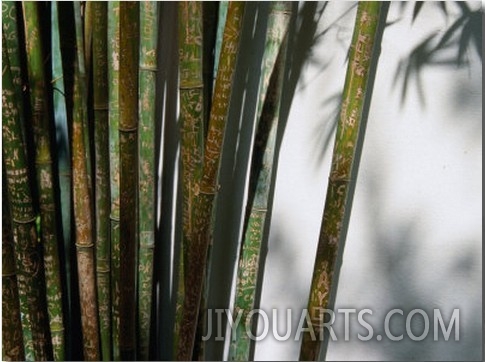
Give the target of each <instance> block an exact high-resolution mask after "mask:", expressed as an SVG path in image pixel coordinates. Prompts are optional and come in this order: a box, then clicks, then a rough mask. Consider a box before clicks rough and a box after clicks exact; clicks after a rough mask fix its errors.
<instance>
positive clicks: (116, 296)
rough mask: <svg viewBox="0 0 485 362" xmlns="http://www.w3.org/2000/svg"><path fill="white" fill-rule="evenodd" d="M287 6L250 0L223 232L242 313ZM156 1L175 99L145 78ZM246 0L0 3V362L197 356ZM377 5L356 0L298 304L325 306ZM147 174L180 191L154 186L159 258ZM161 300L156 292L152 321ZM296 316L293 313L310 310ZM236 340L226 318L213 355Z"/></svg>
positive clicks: (306, 346)
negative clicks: (240, 179) (169, 219)
mask: <svg viewBox="0 0 485 362" xmlns="http://www.w3.org/2000/svg"><path fill="white" fill-rule="evenodd" d="M295 4H296V3H291V2H278V1H276V2H271V3H268V4H266V6H267V12H266V13H265V14H266V16H267V26H266V28H267V29H266V31H265V33H263V34H258V35H257V36H259V37H263V38H264V49H263V54H262V61H261V72H260V74H259V89H258V96H257V107H256V112H255V117H254V120H249V119H248V120H244V122H243V123H242V127H251V128H252V129H253V130H254V131H253V132H254V137H253V142H252V151H251V154H250V157H249V165H248V166H249V167H248V170H249V171H248V172H249V177H248V182H247V185H246V188H247V195H248V196H247V201H246V204H245V205H244V210H245V211H243V212H242V218H243V219H242V220H241V221H242V223H241V224H242V225H243V231H242V236H241V240H240V241H234V242H237V243H238V249H239V253H238V255H239V260H238V261H236V264H235V269H236V283H235V285H234V289H233V290H234V294H233V302H232V303H231V305H234V307H233V315H237V314H238V313H242V314H241V319H242V321H245V320H246V318H247V317H248V316H249V314H250V313H249V312H250V311H251V310H253V309H255V308H257V307H258V305H259V301H258V293H257V290H258V288H261V280H262V277H261V273H262V271H263V268H261V267H260V266H261V264H262V263H263V262H264V261H263V259H264V255H263V254H262V245H263V244H264V243H265V241H264V240H265V238H267V234H268V233H267V230H268V228H269V225H270V215H271V207H272V205H271V200H272V194H273V192H274V190H273V186H272V185H273V184H274V183H273V180H274V178H275V176H276V171H277V170H276V166H277V158H278V155H277V150H278V148H277V135H278V134H279V133H280V132H281V130H280V128H281V127H280V124H281V122H280V110H281V107H282V96H283V94H284V93H285V87H286V80H287V79H288V74H287V70H288V66H287V63H288V59H287V58H288V57H287V52H288V48H289V47H290V46H291V44H292V43H291V39H290V28H291V24H292V23H293V22H294V19H295V17H296V15H297V12H298V6H295ZM296 5H297V4H296ZM169 6H171V7H172V8H173V7H174V6H175V7H176V12H175V13H176V14H177V19H176V21H175V24H178V25H177V27H173V29H170V31H171V32H172V34H170V35H169V36H171V37H173V38H174V39H176V41H175V44H176V45H175V46H174V47H172V49H176V51H177V61H178V75H177V79H178V97H177V98H176V99H173V98H170V97H168V96H167V94H166V93H164V87H163V86H162V85H160V79H161V78H162V76H164V75H165V76H166V73H167V70H166V69H163V67H162V66H161V65H162V64H166V62H162V61H160V60H161V59H163V57H164V56H165V54H163V53H162V52H161V49H162V48H163V49H170V48H169V47H165V48H164V47H163V46H162V45H163V44H161V41H160V40H161V29H162V26H161V21H160V19H161V18H162V12H163V11H167V9H168V7H169ZM246 8H247V4H246V3H245V2H236V1H231V2H180V3H172V4H169V5H164V4H163V3H162V2H150V1H142V2H129V1H121V2H118V1H110V2H97V1H93V2H91V1H90V2H13V1H4V2H2V45H3V47H2V141H3V148H2V150H3V153H2V176H3V182H2V195H3V203H2V211H3V214H2V215H3V216H2V259H3V264H2V312H3V313H2V315H3V319H2V351H3V352H2V358H3V359H4V360H24V359H25V360H29V361H34V360H59V361H62V360H79V359H85V360H149V359H158V358H159V357H160V356H162V355H163V356H168V358H172V359H177V360H192V359H198V360H203V359H204V351H205V346H204V342H205V341H204V340H203V338H202V336H203V335H204V332H205V328H206V324H207V316H206V308H207V299H208V297H209V295H210V293H211V291H213V290H214V289H217V286H214V285H210V278H209V277H208V274H209V271H210V265H211V262H212V257H213V255H212V237H213V233H214V228H215V225H216V224H217V222H218V220H217V219H216V218H215V209H216V202H217V195H218V192H219V189H220V188H221V187H224V185H223V184H221V183H220V180H219V169H220V165H221V158H222V152H223V149H224V148H223V144H224V135H225V132H226V128H227V123H228V122H229V120H230V118H229V113H230V105H231V95H232V90H233V89H234V87H237V86H238V82H240V81H241V79H239V78H237V77H236V76H235V74H236V70H237V65H238V60H239V58H240V56H241V53H242V52H244V51H245V50H242V49H240V43H241V37H242V35H243V24H244V17H245V11H246ZM381 8H383V5H382V4H380V3H375V2H363V3H359V5H358V11H357V18H356V22H355V27H354V36H353V39H352V44H351V47H350V49H351V51H350V55H349V60H348V61H349V67H348V70H347V78H346V81H345V86H344V91H343V98H342V106H341V108H342V110H341V115H340V120H339V123H338V127H337V136H336V141H335V146H334V154H333V162H332V170H331V173H330V184H329V187H328V191H327V198H326V202H325V208H324V215H323V220H322V226H321V235H320V239H319V241H318V251H317V255H316V262H315V270H314V275H313V281H312V290H311V293H310V297H309V310H316V309H318V308H328V307H329V306H330V303H331V299H330V297H329V296H330V291H331V288H332V287H334V285H333V279H334V278H333V276H334V271H335V270H334V269H335V260H336V257H337V251H338V250H339V245H342V242H343V239H344V238H345V229H344V227H343V226H342V225H344V224H345V223H344V221H343V220H344V218H345V217H348V214H349V211H350V206H349V205H350V201H351V198H352V195H351V193H352V191H351V185H350V183H351V180H352V177H351V175H352V174H354V173H355V171H356V167H357V162H355V160H354V158H355V154H356V150H357V149H358V148H359V147H361V144H362V140H361V139H360V138H359V137H358V136H359V132H361V130H360V128H359V127H360V125H361V124H365V123H364V119H365V112H364V111H363V108H364V104H365V102H366V101H367V102H368V99H369V97H368V94H370V93H371V88H372V85H371V84H370V81H369V73H370V72H371V70H372V69H371V67H372V64H371V63H372V62H371V60H373V59H376V58H377V56H378V52H377V51H376V48H377V46H378V43H379V37H378V31H377V30H378V29H379V27H380V26H382V21H383V19H384V18H385V15H384V16H383V15H382V14H380V12H381ZM382 12H383V13H384V12H385V11H382ZM379 22H381V23H379ZM165 38H167V37H165ZM167 102H172V105H168V103H167ZM177 104H178V107H179V117H178V120H177V127H178V131H177V132H178V134H179V135H180V141H179V145H178V147H179V150H180V160H179V161H178V162H179V169H180V171H179V173H178V176H177V175H175V174H168V173H167V172H165V171H163V169H164V167H163V165H164V162H165V160H164V152H163V150H164V147H163V145H164V142H168V140H167V139H166V137H168V136H167V135H166V132H165V122H168V121H167V116H166V113H164V112H165V109H167V108H169V106H170V107H177ZM160 170H162V172H160ZM164 178H172V179H173V180H174V181H172V182H173V183H174V184H177V183H178V185H179V190H180V191H179V194H178V195H175V196H174V195H172V196H171V197H173V199H174V200H176V203H175V206H173V207H174V208H176V209H177V210H180V212H178V213H177V212H174V215H175V217H174V222H173V223H172V227H173V228H174V234H175V235H176V237H175V238H174V240H173V246H172V247H173V248H174V250H175V252H174V254H173V257H172V258H171V262H170V263H171V265H170V266H169V267H168V269H167V268H165V269H163V268H161V267H159V266H157V265H156V262H155V261H156V260H157V255H158V254H157V253H160V252H161V250H162V249H163V250H166V247H164V246H163V245H167V244H170V243H171V240H164V238H162V237H161V235H162V233H161V232H160V230H159V228H160V217H161V215H162V214H163V210H160V209H161V205H163V204H162V203H161V202H160V200H162V199H164V197H167V196H166V195H164V192H170V190H165V189H164V188H162V187H157V185H160V184H163V182H162V180H163V179H164ZM177 225H178V228H180V233H176V232H175V229H177ZM168 234H171V232H169V233H168ZM164 235H167V233H164ZM228 262H231V260H228ZM170 269H171V270H172V272H171V273H170V275H168V276H166V277H165V278H169V279H170V280H171V283H172V291H168V290H163V289H160V285H161V284H160V282H159V280H160V279H159V278H158V277H156V275H155V274H156V273H160V270H170ZM162 297H163V298H169V299H171V300H173V301H174V303H173V304H174V307H173V310H168V311H166V313H167V314H169V315H170V317H169V318H165V319H164V320H168V321H169V323H167V324H164V325H162V324H161V322H160V318H159V317H160V315H159V314H160V313H159V312H157V311H158V309H157V303H160V300H161V298H162ZM310 317H311V318H310V320H309V321H308V326H309V327H312V326H318V325H319V324H321V321H320V320H319V319H318V315H313V314H312V315H311V316H310ZM250 323H252V324H251V329H253V330H255V328H256V325H255V322H254V321H251V322H250ZM160 330H165V331H167V330H169V331H170V332H169V333H168V334H169V335H171V336H172V337H171V338H172V339H171V341H172V343H171V347H170V348H169V349H170V350H169V351H163V352H161V351H160V348H161V347H160V345H159V343H157V342H156V338H154V335H155V334H157V333H158V334H159V333H160ZM311 337H312V336H310V334H306V335H305V337H304V339H303V342H302V350H301V358H302V359H304V360H309V359H312V360H313V359H317V358H318V355H319V353H320V349H321V346H320V343H319V342H315V340H314V338H313V339H312V338H311ZM317 337H319V336H317ZM317 339H318V338H317ZM253 350H254V342H253V341H252V340H250V338H249V337H248V334H247V333H246V329H245V326H244V325H243V324H240V325H239V326H238V327H237V328H235V329H234V330H232V331H231V336H230V345H229V356H228V358H229V359H230V360H248V359H251V358H252V353H253V352H252V351H253Z"/></svg>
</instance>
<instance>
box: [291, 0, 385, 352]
mask: <svg viewBox="0 0 485 362" xmlns="http://www.w3.org/2000/svg"><path fill="white" fill-rule="evenodd" d="M382 6H383V5H382V3H380V2H359V5H358V8H357V17H356V20H355V27H354V34H353V36H352V43H351V47H350V55H349V63H348V68H347V75H346V79H345V85H344V91H343V95H342V106H341V112H340V118H339V122H338V125H337V134H336V138H335V144H334V150H333V157H332V166H331V169H330V177H329V184H328V189H327V196H326V200H325V208H324V211H323V218H322V226H321V229H320V238H319V240H318V247H317V254H316V259H315V267H314V269H313V277H312V285H311V290H310V297H309V301H308V308H307V310H308V313H309V316H310V323H309V325H308V328H310V329H311V330H313V332H314V333H311V332H310V331H306V332H305V333H304V334H303V340H302V346H301V350H300V360H305V361H307V360H316V359H317V358H318V355H319V352H320V346H321V343H322V341H323V323H324V320H323V317H324V314H323V313H321V311H322V310H323V309H328V308H329V307H330V306H329V302H330V293H331V288H332V283H333V278H334V273H335V262H336V259H337V253H338V249H339V246H340V245H342V243H343V238H344V235H345V234H346V230H345V229H346V227H347V226H344V222H343V221H344V217H345V215H346V213H347V212H349V210H346V209H347V207H349V202H350V201H351V198H352V195H351V194H350V192H349V189H350V182H351V175H352V174H353V172H354V171H355V170H354V168H355V163H354V159H355V154H356V149H358V148H361V142H362V141H363V140H361V139H359V132H360V125H361V122H362V116H363V107H364V102H365V97H366V94H367V93H368V92H370V91H371V90H370V89H369V87H368V84H369V73H370V67H371V61H372V60H373V59H374V57H376V56H378V52H377V46H376V43H375V39H376V35H377V30H378V27H379V20H381V21H384V19H382V18H381V19H380V12H381V8H382ZM359 143H360V145H359ZM354 182H355V181H354ZM312 335H313V336H312ZM312 337H313V338H312Z"/></svg>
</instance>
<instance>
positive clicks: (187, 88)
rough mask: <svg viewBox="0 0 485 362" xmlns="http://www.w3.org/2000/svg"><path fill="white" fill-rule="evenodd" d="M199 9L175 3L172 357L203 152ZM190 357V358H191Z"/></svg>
mask: <svg viewBox="0 0 485 362" xmlns="http://www.w3.org/2000/svg"><path fill="white" fill-rule="evenodd" d="M202 25H203V9H202V3H200V2H181V3H179V74H180V124H181V170H182V200H183V205H182V240H181V248H180V249H181V252H180V261H179V268H178V269H179V287H178V294H177V309H176V316H175V331H174V334H175V338H174V346H175V352H174V355H177V353H178V352H177V351H178V348H179V344H178V341H179V336H180V328H181V325H180V323H181V320H182V311H183V303H184V299H185V283H186V282H185V279H186V277H187V275H186V262H187V261H186V258H187V250H188V249H189V248H190V247H191V244H192V240H191V237H192V227H193V218H194V199H195V187H196V185H197V184H198V183H199V182H200V178H201V176H202V161H203V152H204V102H203V99H204V84H203V27H202ZM191 357H192V356H190V358H191Z"/></svg>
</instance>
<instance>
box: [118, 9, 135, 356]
mask: <svg viewBox="0 0 485 362" xmlns="http://www.w3.org/2000/svg"><path fill="white" fill-rule="evenodd" d="M138 59H139V4H138V3H137V2H133V1H122V2H120V122H119V132H120V133H119V137H120V252H121V253H120V268H121V273H120V357H121V359H122V360H134V359H135V357H136V327H135V319H136V295H135V292H136V289H135V284H136V254H137V253H136V251H137V243H138V237H137V187H138V182H137V181H138V153H137V137H138ZM121 75H122V76H121Z"/></svg>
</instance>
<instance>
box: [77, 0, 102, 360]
mask: <svg viewBox="0 0 485 362" xmlns="http://www.w3.org/2000/svg"><path fill="white" fill-rule="evenodd" d="M74 18H75V23H76V39H77V43H76V44H77V57H76V64H75V71H74V92H73V93H74V94H73V124H72V141H71V142H72V176H73V199H74V218H75V220H76V227H75V236H76V251H77V267H78V275H79V297H80V306H81V324H82V333H83V350H84V358H85V359H87V360H99V359H100V350H99V332H98V331H99V322H98V308H97V298H96V270H95V259H94V239H93V219H92V201H91V200H92V196H91V192H90V176H89V172H88V170H89V168H88V164H89V163H88V159H89V158H88V156H89V152H87V142H86V140H87V139H88V138H87V136H86V134H87V133H88V127H87V125H88V124H87V114H86V113H87V108H86V75H85V74H86V73H85V68H84V54H83V47H82V26H81V11H80V4H79V2H75V3H74Z"/></svg>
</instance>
